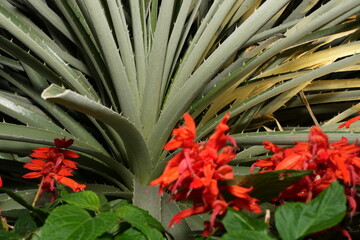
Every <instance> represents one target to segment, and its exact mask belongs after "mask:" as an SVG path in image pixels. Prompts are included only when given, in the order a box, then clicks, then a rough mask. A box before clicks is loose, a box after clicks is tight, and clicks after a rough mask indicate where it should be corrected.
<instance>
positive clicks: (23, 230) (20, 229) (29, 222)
mask: <svg viewBox="0 0 360 240" xmlns="http://www.w3.org/2000/svg"><path fill="white" fill-rule="evenodd" d="M36 228H37V225H36V223H35V221H34V219H33V218H32V217H31V216H30V215H29V214H24V215H21V216H20V217H19V218H18V219H17V220H16V222H15V225H14V232H15V233H17V234H19V235H21V236H26V235H27V234H29V233H31V232H33V231H35V230H36ZM1 239H3V238H1Z"/></svg>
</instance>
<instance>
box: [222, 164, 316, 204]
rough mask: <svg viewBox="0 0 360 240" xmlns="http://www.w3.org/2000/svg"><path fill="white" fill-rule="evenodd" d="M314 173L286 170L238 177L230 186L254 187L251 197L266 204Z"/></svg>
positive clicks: (229, 182) (230, 182)
mask: <svg viewBox="0 0 360 240" xmlns="http://www.w3.org/2000/svg"><path fill="white" fill-rule="evenodd" d="M311 173H312V171H296V170H290V169H284V170H279V171H271V172H264V173H256V174H250V175H246V176H236V177H235V179H234V180H231V181H228V184H231V185H233V184H235V185H240V186H243V187H251V186H253V187H254V190H253V191H252V192H251V193H250V195H251V196H252V197H254V198H257V199H259V200H260V201H261V202H266V201H269V200H271V199H273V198H274V197H276V196H277V195H278V194H279V193H280V192H281V191H282V190H284V189H286V188H287V187H289V186H291V185H292V184H294V183H296V182H297V181H299V180H300V179H301V178H303V177H304V176H306V175H309V174H311Z"/></svg>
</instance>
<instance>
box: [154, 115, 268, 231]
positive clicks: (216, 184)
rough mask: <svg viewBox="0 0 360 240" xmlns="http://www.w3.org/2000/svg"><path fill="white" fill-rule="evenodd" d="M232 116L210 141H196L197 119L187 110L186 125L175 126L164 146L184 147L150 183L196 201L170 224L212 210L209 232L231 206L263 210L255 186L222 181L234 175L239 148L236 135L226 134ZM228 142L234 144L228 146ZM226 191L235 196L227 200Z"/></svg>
mask: <svg viewBox="0 0 360 240" xmlns="http://www.w3.org/2000/svg"><path fill="white" fill-rule="evenodd" d="M229 118H230V115H229V114H225V116H224V118H223V119H222V120H221V121H220V123H219V124H218V126H217V127H216V129H215V132H214V133H213V134H212V135H211V136H210V137H209V140H208V141H207V142H201V143H196V142H195V140H194V139H195V137H196V126H195V122H194V120H193V119H192V118H191V116H190V115H189V114H187V113H186V114H185V115H184V120H185V125H184V126H180V127H179V128H177V129H175V130H174V131H173V133H172V135H173V139H172V140H170V141H169V142H168V143H167V144H166V145H165V147H164V149H167V150H175V149H178V148H180V149H181V151H180V152H179V153H178V154H176V155H175V156H174V157H173V158H172V159H171V160H170V161H168V162H167V164H166V167H165V169H164V172H163V174H162V175H161V176H160V177H159V178H157V179H155V180H153V181H151V183H150V185H160V189H159V193H162V191H164V189H165V188H167V189H168V190H169V191H170V192H171V194H172V196H171V198H172V199H173V200H176V201H181V200H184V199H191V200H192V201H193V207H192V208H189V209H185V210H183V211H181V212H179V213H178V214H176V215H175V216H174V217H173V218H172V220H171V221H170V224H169V227H171V226H172V225H173V224H174V223H179V222H180V220H181V219H183V218H186V217H190V216H192V215H196V214H200V213H206V212H210V221H209V222H208V223H207V224H206V228H205V229H204V231H203V236H207V235H208V234H210V233H212V232H213V231H214V229H215V227H218V226H220V225H221V224H220V223H219V222H217V221H216V220H217V218H218V216H221V215H223V214H225V212H226V209H227V207H228V206H230V207H233V208H235V209H242V208H244V209H247V210H249V211H254V212H259V211H260V212H261V209H260V207H259V205H258V204H257V199H255V198H251V197H250V196H249V195H248V193H249V192H250V191H251V190H252V189H248V188H241V187H238V186H228V187H227V186H224V185H225V184H224V183H222V182H221V181H225V180H229V179H233V178H234V173H233V169H232V167H231V166H230V165H227V163H228V162H230V161H231V160H233V159H234V157H235V155H236V154H235V153H234V150H233V149H234V148H237V145H236V142H235V139H234V138H233V137H231V136H228V135H226V134H225V133H226V132H227V131H228V130H229V126H228V125H227V124H226V123H227V121H228V120H229ZM227 142H229V143H230V144H231V145H232V146H226V143H227ZM237 187H238V188H237ZM223 191H228V192H229V193H230V194H227V195H229V196H232V198H233V199H232V200H230V201H227V200H226V199H225V198H224V196H223ZM240 192H241V194H240ZM219 224H220V225H219Z"/></svg>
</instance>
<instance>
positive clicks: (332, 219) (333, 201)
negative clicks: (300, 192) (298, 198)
mask: <svg viewBox="0 0 360 240" xmlns="http://www.w3.org/2000/svg"><path fill="white" fill-rule="evenodd" d="M345 214H346V197H345V194H344V187H343V186H342V185H341V184H340V183H339V182H338V181H334V182H333V183H332V184H331V185H330V187H328V188H327V189H326V190H324V191H323V192H322V193H320V194H319V195H318V196H317V197H316V198H314V199H313V200H312V201H311V202H310V203H308V204H306V203H299V202H296V203H286V204H285V205H283V206H280V207H279V208H278V209H277V211H276V212H275V224H276V228H277V230H278V232H279V234H280V236H281V238H282V239H283V240H294V239H302V238H303V237H305V236H307V235H309V234H311V233H316V232H319V231H322V230H324V229H327V228H330V227H333V226H335V225H336V224H338V223H339V222H340V221H341V220H342V219H343V218H344V216H345Z"/></svg>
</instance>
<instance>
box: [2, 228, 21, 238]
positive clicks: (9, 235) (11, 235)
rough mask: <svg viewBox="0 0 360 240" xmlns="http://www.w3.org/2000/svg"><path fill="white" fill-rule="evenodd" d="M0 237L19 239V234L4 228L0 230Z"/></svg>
mask: <svg viewBox="0 0 360 240" xmlns="http://www.w3.org/2000/svg"><path fill="white" fill-rule="evenodd" d="M0 239H3V240H19V239H21V236H20V235H19V234H17V233H14V232H8V231H5V230H0Z"/></svg>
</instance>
